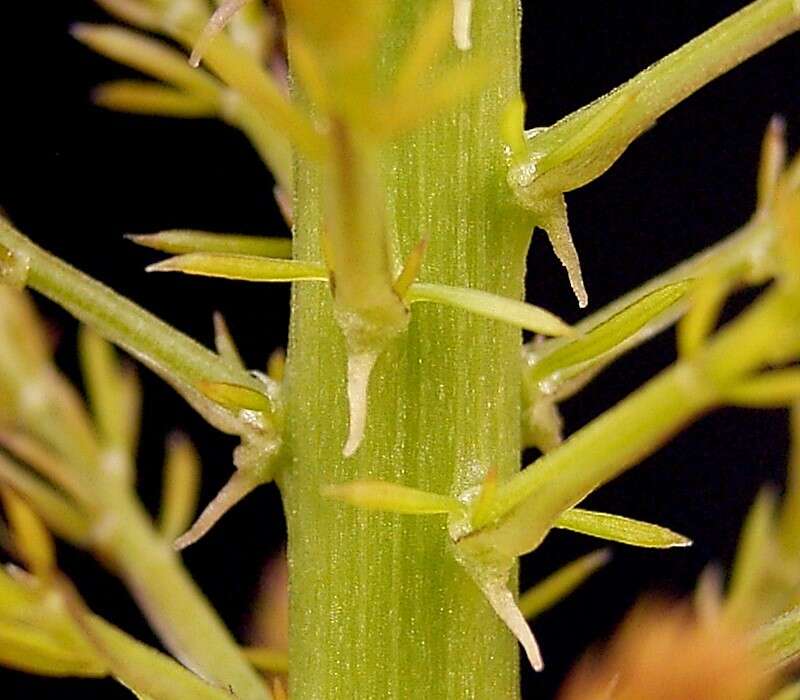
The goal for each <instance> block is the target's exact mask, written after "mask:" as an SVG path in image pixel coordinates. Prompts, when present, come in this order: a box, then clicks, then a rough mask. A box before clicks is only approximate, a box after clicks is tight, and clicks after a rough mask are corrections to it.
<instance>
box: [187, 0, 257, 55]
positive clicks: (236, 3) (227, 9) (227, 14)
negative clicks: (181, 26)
mask: <svg viewBox="0 0 800 700" xmlns="http://www.w3.org/2000/svg"><path fill="white" fill-rule="evenodd" d="M249 1H250V0H225V2H224V3H222V5H220V6H219V8H217V11H216V12H215V13H214V14H213V15H211V19H210V20H208V24H206V26H205V28H204V29H203V33H202V34H201V35H200V38H199V39H198V40H197V43H195V45H194V49H192V55H191V56H190V57H189V65H190V66H192V68H199V67H200V62H201V61H202V60H203V55H204V54H205V52H206V50H207V49H208V47H209V45H210V44H211V42H212V41H213V40H214V37H216V36H217V34H219V33H220V32H221V31H222V30H223V29H225V27H226V26H227V24H228V22H230V21H231V19H233V16H234V15H235V14H236V13H237V12H238V11H239V10H241V9H242V8H243V7H244V6H245V5H246V4H247V3H248V2H249Z"/></svg>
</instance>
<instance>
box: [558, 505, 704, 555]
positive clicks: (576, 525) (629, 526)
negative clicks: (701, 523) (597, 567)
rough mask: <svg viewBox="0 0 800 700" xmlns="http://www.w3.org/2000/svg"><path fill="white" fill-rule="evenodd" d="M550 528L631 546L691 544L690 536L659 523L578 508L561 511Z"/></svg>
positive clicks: (664, 547)
mask: <svg viewBox="0 0 800 700" xmlns="http://www.w3.org/2000/svg"><path fill="white" fill-rule="evenodd" d="M554 527H557V528H561V529H563V530H572V532H579V533H581V534H582V535H589V536H590V537H598V538H600V539H603V540H610V541H612V542H620V543H622V544H629V545H632V546H634V547H652V548H655V549H668V548H670V547H688V546H689V545H691V544H692V541H691V540H690V539H688V538H686V537H684V536H683V535H679V534H678V533H677V532H673V531H672V530H669V529H667V528H665V527H661V526H660V525H653V524H652V523H646V522H642V521H641V520H633V519H632V518H625V517H623V516H621V515H612V514H610V513H598V512H595V511H591V510H583V509H581V508H572V509H571V510H568V511H567V512H566V513H564V514H562V515H561V516H560V517H559V518H558V520H556V522H555V525H554Z"/></svg>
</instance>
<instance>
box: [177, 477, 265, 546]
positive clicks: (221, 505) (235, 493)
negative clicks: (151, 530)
mask: <svg viewBox="0 0 800 700" xmlns="http://www.w3.org/2000/svg"><path fill="white" fill-rule="evenodd" d="M259 485H260V482H259V481H258V479H256V478H254V477H253V475H252V474H249V473H247V472H245V471H237V472H234V474H233V476H232V477H231V478H230V480H229V481H228V483H227V484H225V486H223V487H222V490H221V491H220V492H219V493H218V494H217V495H216V496H214V498H213V500H212V501H211V503H209V504H208V505H207V506H206V507H205V509H204V510H203V512H202V513H200V516H199V517H198V518H197V520H195V522H194V524H193V525H192V526H191V527H190V528H189V529H188V530H187V531H186V532H185V533H184V534H183V535H181V536H180V537H179V538H178V539H176V540H175V542H174V544H173V547H174V548H175V549H176V550H177V551H180V550H182V549H186V548H187V547H188V546H190V545H193V544H194V543H195V542H197V541H198V540H200V539H201V538H202V537H205V535H206V534H208V532H209V530H211V528H212V527H214V525H216V524H217V522H218V521H219V519H220V518H221V517H222V516H223V515H225V513H227V512H228V511H229V510H230V509H231V508H233V506H235V505H236V504H237V503H239V501H241V500H242V499H244V497H245V496H247V495H248V494H250V492H251V491H253V490H254V489H255V488H256V487H257V486H259Z"/></svg>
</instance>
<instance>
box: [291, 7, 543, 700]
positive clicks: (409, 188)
mask: <svg viewBox="0 0 800 700" xmlns="http://www.w3.org/2000/svg"><path fill="white" fill-rule="evenodd" d="M432 6H433V3H432V2H429V1H425V2H415V3H394V8H395V9H394V13H395V15H394V16H393V17H392V19H391V29H390V31H389V36H388V37H387V43H386V45H385V46H384V47H382V51H383V52H384V53H383V56H382V57H381V59H380V60H379V61H378V62H377V65H380V66H382V69H383V68H387V67H388V68H387V72H390V71H391V70H392V67H393V66H394V65H396V60H397V56H398V54H399V53H400V48H401V47H402V46H404V45H405V44H406V42H407V41H408V38H409V36H410V35H411V28H412V27H413V26H414V24H415V22H417V21H419V20H420V19H421V18H423V17H425V16H426V13H427V12H428V11H430V9H431V7H432ZM518 30H519V8H518V3H517V0H485V1H484V2H480V3H476V5H475V15H474V17H473V26H472V31H473V44H474V49H473V51H476V52H477V53H478V54H479V55H480V54H481V53H485V54H489V55H491V56H492V58H493V59H496V62H495V63H493V65H497V66H501V68H500V69H499V70H497V71H496V72H495V73H494V74H493V75H492V77H491V80H490V82H489V84H488V86H487V90H486V91H485V92H484V93H483V94H482V95H481V96H479V97H475V98H473V99H470V100H469V101H466V102H464V103H463V104H461V105H459V106H458V107H457V108H456V109H454V110H451V111H449V112H448V113H445V114H442V115H440V116H439V117H438V118H437V119H435V120H433V121H431V122H429V123H427V124H426V125H425V126H424V127H422V128H420V129H419V130H418V131H415V132H414V133H412V134H411V135H410V136H408V137H406V138H404V139H403V141H402V142H400V143H397V144H395V145H393V146H392V147H390V148H385V149H383V151H382V153H381V154H379V155H380V165H381V168H382V171H383V173H386V176H385V183H384V184H385V192H386V198H387V201H388V210H389V216H388V217H387V222H388V224H389V233H390V235H391V236H392V237H393V238H394V241H395V245H394V246H393V247H394V249H395V251H396V252H397V255H398V259H397V261H396V262H398V263H399V261H400V260H402V259H403V257H404V255H405V254H407V253H408V251H410V250H411V249H412V248H413V247H414V246H415V245H417V243H418V241H419V239H420V238H421V237H423V236H426V237H428V239H429V241H430V245H429V248H428V252H427V254H426V258H425V264H424V266H423V269H422V279H423V281H431V282H437V283H443V284H450V285H458V286H466V287H472V288H477V289H484V290H486V291H489V292H492V293H497V294H502V295H505V296H507V297H511V298H515V299H521V298H522V295H523V272H524V258H525V250H526V247H527V243H528V240H529V224H528V222H527V219H526V215H525V214H524V213H522V212H518V211H517V210H516V209H515V207H513V205H512V203H511V201H510V195H509V193H508V192H507V190H506V187H505V165H504V162H503V149H502V143H501V142H500V137H499V120H500V115H501V112H502V108H503V105H504V104H505V102H506V101H507V100H509V99H510V98H512V97H514V96H516V95H517V94H518V90H519V86H518V67H519V65H518V63H519V55H518ZM446 53H447V56H446V60H464V59H462V58H461V55H460V54H459V53H458V52H457V51H456V50H455V49H454V48H448V49H447V51H446ZM320 182H321V174H320V172H319V170H318V169H317V168H316V167H314V166H312V165H309V164H308V163H307V162H301V163H300V165H299V169H298V172H297V176H296V187H297V198H296V209H295V213H296V241H295V251H296V255H297V256H298V257H299V258H301V259H310V260H319V259H320V257H319V256H320V251H319V240H318V237H319V231H320V222H321V216H322V212H321V206H320V202H321V200H322V194H321V192H320ZM292 311H293V314H292V326H291V339H290V346H289V363H288V368H287V381H286V389H287V390H286V396H287V397H288V405H287V436H286V440H287V445H288V450H289V452H290V454H291V456H292V462H291V464H290V465H289V466H288V468H287V469H286V471H285V472H284V473H283V474H282V475H281V478H280V484H281V488H282V494H283V497H284V499H285V506H286V513H287V520H288V530H289V564H290V596H291V601H290V605H291V608H290V610H291V614H290V647H291V648H290V672H289V678H290V685H291V687H290V696H291V697H292V698H293V700H311V699H313V700H324V699H338V698H364V699H366V698H370V699H372V698H376V699H377V698H380V699H381V700H391V699H392V698H395V699H399V698H417V697H419V698H423V697H424V698H430V699H431V700H439V699H444V698H503V699H504V700H505V699H508V700H511V699H513V698H516V697H519V681H518V663H519V662H518V649H517V645H516V642H515V641H514V640H513V638H512V637H511V635H510V633H509V632H508V631H507V630H506V629H505V627H504V626H503V624H502V623H501V622H500V621H499V619H498V618H497V617H496V615H495V614H494V613H493V612H492V610H491V608H490V607H489V605H488V604H487V603H486V601H485V600H484V598H483V596H482V594H481V593H480V592H479V590H478V588H477V587H476V586H475V584H474V583H473V582H472V581H471V580H470V579H469V577H468V576H467V575H466V574H465V573H464V571H462V569H461V568H460V566H459V565H458V564H457V563H456V561H455V559H454V558H453V556H452V553H451V550H450V545H449V543H448V540H449V538H448V534H447V529H446V523H445V522H444V518H433V517H432V518H418V517H417V518H415V517H413V516H401V515H391V514H384V513H377V512H369V513H368V512H362V511H360V510H358V509H355V508H352V507H349V506H347V505H345V504H342V503H338V502H335V501H332V500H329V499H325V498H323V497H322V495H321V490H322V488H323V487H324V486H326V485H327V484H336V483H341V482H344V481H349V480H351V479H354V478H373V479H383V480H387V481H395V482H397V481H399V482H402V483H404V484H407V485H409V486H413V487H417V488H422V489H425V490H428V491H434V492H440V493H441V492H451V493H452V492H454V491H457V490H460V488H461V487H462V486H463V484H464V483H465V482H468V481H471V480H474V479H478V478H480V473H479V472H480V468H481V467H483V468H488V467H490V466H493V467H496V468H497V469H498V470H499V473H500V474H501V475H504V476H505V477H508V476H510V475H511V474H512V473H514V472H515V471H516V470H517V469H518V467H519V449H520V427H519V426H520V414H519V411H520V408H519V396H520V390H521V389H520V370H519V348H520V335H519V332H518V331H516V330H514V329H512V328H509V327H508V326H506V325H504V324H502V323H499V322H494V321H488V320H485V319H480V318H476V317H474V316H471V315H469V314H468V313H466V312H464V311H460V310H456V309H452V308H448V307H442V306H438V305H419V306H417V307H415V308H414V309H413V312H412V315H411V323H410V327H409V329H408V331H407V333H404V334H402V335H401V336H400V337H399V338H398V339H397V340H396V341H394V342H393V343H392V344H391V345H390V347H389V348H388V350H387V351H386V352H385V353H384V354H383V355H382V356H381V357H380V359H379V360H378V363H377V365H376V368H375V372H374V374H373V376H372V379H371V381H370V396H369V413H368V418H367V429H366V434H365V439H364V442H363V444H362V445H361V447H360V448H359V450H358V452H356V454H355V456H354V457H353V458H351V459H343V458H342V446H343V443H344V440H345V436H346V433H347V402H346V393H345V367H346V359H345V347H344V342H343V339H342V335H341V332H340V331H339V329H338V327H337V326H336V324H335V322H334V318H333V313H332V305H331V299H330V292H329V291H328V290H327V289H325V288H323V287H318V286H311V285H305V286H302V287H300V286H298V287H296V288H295V290H294V294H293V301H292Z"/></svg>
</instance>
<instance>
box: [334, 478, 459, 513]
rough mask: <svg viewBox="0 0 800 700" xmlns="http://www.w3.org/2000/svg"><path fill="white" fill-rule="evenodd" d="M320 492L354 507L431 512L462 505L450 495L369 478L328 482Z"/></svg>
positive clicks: (404, 511) (387, 510) (457, 507)
mask: <svg viewBox="0 0 800 700" xmlns="http://www.w3.org/2000/svg"><path fill="white" fill-rule="evenodd" d="M322 495H323V496H327V497H328V498H333V499H336V500H337V501H343V502H344V503H348V504H349V505H351V506H356V507H358V508H365V509H367V510H379V511H386V512H390V513H407V514H411V515H431V514H436V513H446V514H457V513H461V512H462V511H463V506H462V505H461V504H460V503H459V502H458V501H457V500H456V499H455V498H452V497H450V496H442V495H440V494H438V493H430V492H428V491H420V490H419V489H415V488H411V487H409V486H403V485H402V484H393V483H390V482H387V481H377V480H372V479H368V480H361V481H349V482H347V483H344V484H331V485H330V486H326V487H324V488H323V489H322Z"/></svg>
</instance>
